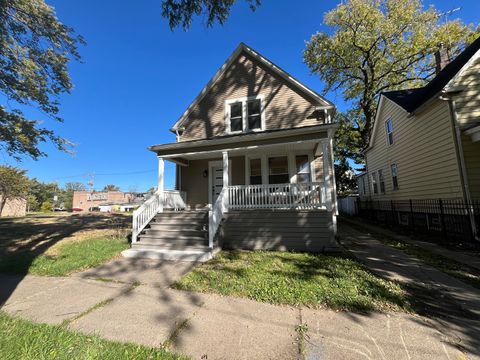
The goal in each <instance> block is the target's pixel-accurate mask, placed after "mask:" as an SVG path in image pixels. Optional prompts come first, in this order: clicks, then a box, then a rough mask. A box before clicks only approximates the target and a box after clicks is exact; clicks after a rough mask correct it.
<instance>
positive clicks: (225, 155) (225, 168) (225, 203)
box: [222, 151, 230, 211]
mask: <svg viewBox="0 0 480 360" xmlns="http://www.w3.org/2000/svg"><path fill="white" fill-rule="evenodd" d="M222 155H223V190H224V194H223V204H222V209H223V211H227V209H228V203H229V199H228V189H227V188H228V186H229V184H230V179H229V178H228V173H229V171H228V152H226V151H224V152H223V153H222Z"/></svg>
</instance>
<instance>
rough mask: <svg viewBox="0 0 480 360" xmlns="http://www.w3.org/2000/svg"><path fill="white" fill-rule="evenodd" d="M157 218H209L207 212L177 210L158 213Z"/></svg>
mask: <svg viewBox="0 0 480 360" xmlns="http://www.w3.org/2000/svg"><path fill="white" fill-rule="evenodd" d="M154 218H155V219H159V218H160V219H172V218H175V219H206V218H208V213H207V212H183V211H176V212H163V213H158V214H157V215H155V217H154Z"/></svg>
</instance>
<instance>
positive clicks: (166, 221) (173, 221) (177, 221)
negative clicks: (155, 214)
mask: <svg viewBox="0 0 480 360" xmlns="http://www.w3.org/2000/svg"><path fill="white" fill-rule="evenodd" d="M207 223H208V219H182V218H154V219H153V220H152V221H151V222H150V224H159V225H178V226H180V225H194V226H199V225H203V224H207Z"/></svg>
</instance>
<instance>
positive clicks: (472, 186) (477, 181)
mask: <svg viewBox="0 0 480 360" xmlns="http://www.w3.org/2000/svg"><path fill="white" fill-rule="evenodd" d="M454 86H462V87H466V88H465V89H464V90H463V91H462V92H460V93H459V94H458V95H457V96H455V98H454V99H455V107H456V110H457V120H458V123H459V124H460V127H461V128H462V129H465V128H469V127H471V126H473V125H474V124H479V123H480V59H477V60H476V61H475V62H474V63H473V64H472V66H471V67H470V68H468V69H467V70H466V71H465V72H464V73H463V74H462V76H460V77H459V78H458V79H457V80H456V81H455V83H454ZM462 146H463V153H464V160H465V167H466V170H467V180H468V187H469V190H470V195H471V197H472V198H473V199H480V142H475V143H474V142H472V138H471V137H470V136H468V135H462Z"/></svg>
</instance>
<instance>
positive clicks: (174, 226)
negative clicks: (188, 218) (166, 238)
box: [150, 222, 208, 231]
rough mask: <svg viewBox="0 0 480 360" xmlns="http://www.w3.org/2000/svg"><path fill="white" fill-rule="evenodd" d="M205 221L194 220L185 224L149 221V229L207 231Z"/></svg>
mask: <svg viewBox="0 0 480 360" xmlns="http://www.w3.org/2000/svg"><path fill="white" fill-rule="evenodd" d="M207 225H208V224H207V223H203V222H202V223H194V222H189V223H187V224H185V223H170V224H162V223H156V222H151V223H150V229H152V230H158V231H180V230H186V231H207V228H208V226H207Z"/></svg>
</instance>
